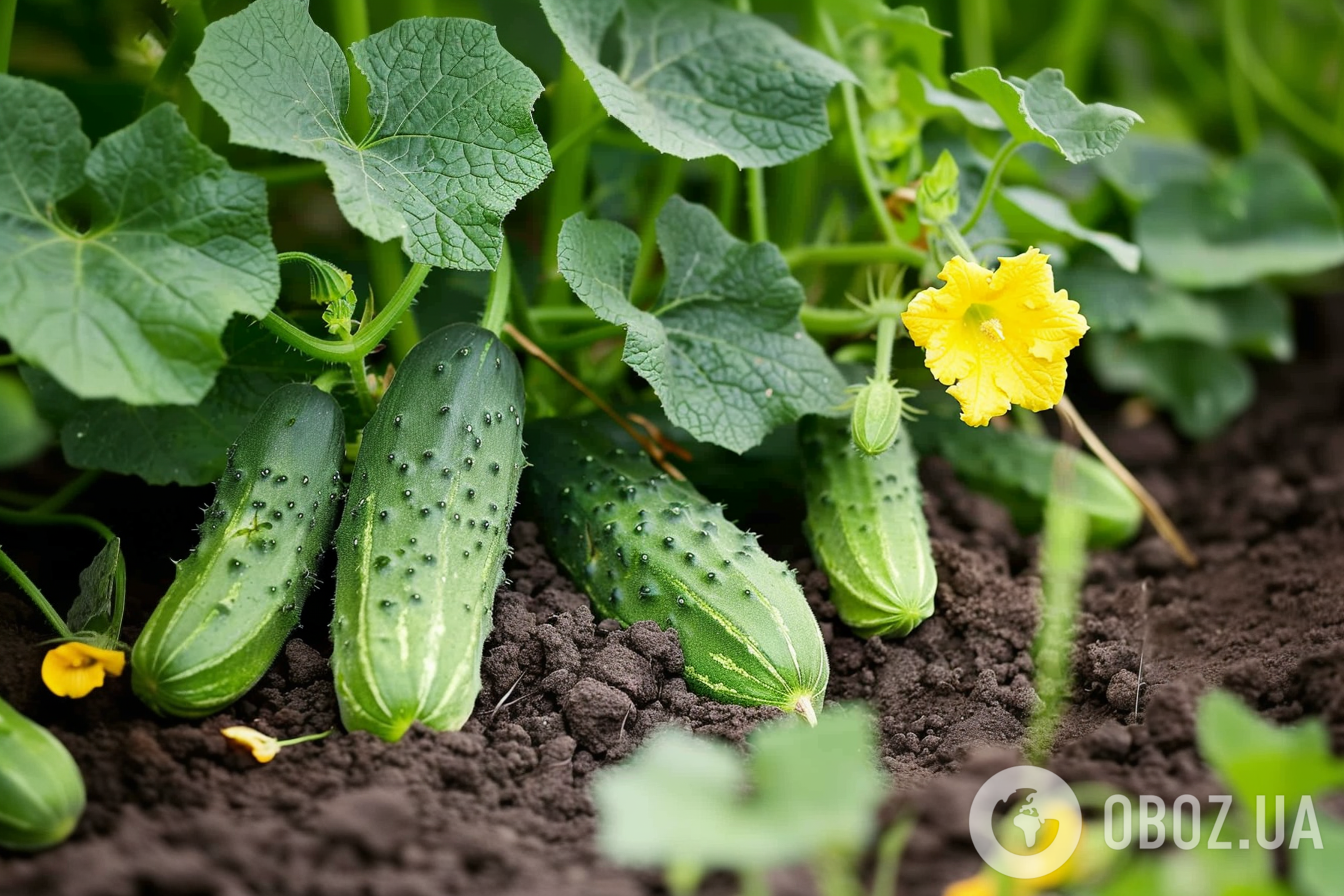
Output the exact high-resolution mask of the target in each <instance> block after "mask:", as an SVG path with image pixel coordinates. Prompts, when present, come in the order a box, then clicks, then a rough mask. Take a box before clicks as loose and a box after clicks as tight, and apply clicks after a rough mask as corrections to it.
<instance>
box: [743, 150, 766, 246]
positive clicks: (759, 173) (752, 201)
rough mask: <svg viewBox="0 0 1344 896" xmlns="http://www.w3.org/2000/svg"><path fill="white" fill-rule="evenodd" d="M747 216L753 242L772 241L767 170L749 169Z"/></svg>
mask: <svg viewBox="0 0 1344 896" xmlns="http://www.w3.org/2000/svg"><path fill="white" fill-rule="evenodd" d="M747 216H748V220H749V221H750V223H751V241H752V242H753V243H768V242H770V218H769V213H768V212H767V210H766V207H765V170H764V169H762V168H748V169H747Z"/></svg>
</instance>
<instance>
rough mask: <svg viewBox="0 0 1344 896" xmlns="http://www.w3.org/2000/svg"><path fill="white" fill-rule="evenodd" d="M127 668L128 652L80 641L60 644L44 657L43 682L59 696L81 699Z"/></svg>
mask: <svg viewBox="0 0 1344 896" xmlns="http://www.w3.org/2000/svg"><path fill="white" fill-rule="evenodd" d="M125 668H126V654H124V653H123V652H121V651H120V650H104V649H102V648H100V647H93V646H91V645H88V644H84V643H83V642H80V641H67V642H65V643H64V644H58V645H56V646H55V647H53V648H52V649H51V650H48V651H47V655H46V656H45V657H43V659H42V682H43V684H45V685H46V686H47V690H49V691H51V692H52V693H53V694H55V695H56V696H58V697H70V698H72V699H78V698H80V697H87V696H88V695H89V693H90V692H91V691H93V690H94V689H95V688H100V687H102V686H103V683H104V682H105V681H106V680H107V676H108V675H112V676H114V677H115V676H118V675H120V674H121V673H122V670H123V669H125Z"/></svg>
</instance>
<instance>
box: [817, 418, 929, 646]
mask: <svg viewBox="0 0 1344 896" xmlns="http://www.w3.org/2000/svg"><path fill="white" fill-rule="evenodd" d="M918 425H920V424H918V423H912V422H906V423H904V424H902V425H901V426H900V428H899V430H898V431H897V433H896V435H895V436H894V439H893V441H892V442H891V446H890V447H889V448H888V449H887V450H886V451H884V452H883V453H881V454H879V455H877V456H875V457H870V456H865V455H863V454H860V453H859V452H858V451H857V450H855V448H854V445H853V442H852V439H851V433H850V427H849V425H848V422H847V421H846V420H844V419H839V420H836V419H833V418H829V417H818V416H809V417H805V418H803V420H802V422H801V423H799V425H798V440H799V445H800V448H801V449H802V456H803V483H804V487H803V492H804V494H805V495H806V497H807V520H806V522H805V523H804V530H805V531H806V533H807V539H808V542H809V543H810V544H811V545H812V553H813V556H814V557H815V558H816V560H817V563H818V564H819V565H820V567H821V568H822V570H823V571H824V572H825V573H826V575H827V577H828V578H829V579H830V581H831V601H832V602H833V603H834V604H835V607H836V609H837V610H838V611H839V612H840V618H841V619H842V620H843V621H844V623H845V624H846V625H848V626H849V627H850V628H852V629H854V631H855V632H856V633H857V634H859V635H861V636H863V637H871V636H873V635H908V634H909V633H910V632H911V630H912V629H914V627H915V626H917V625H919V624H920V623H921V622H923V621H924V620H925V619H927V618H929V616H931V615H933V597H934V592H936V591H937V590H938V574H937V571H936V570H935V569H934V564H933V553H932V550H931V549H930V547H929V526H928V522H927V521H926V520H925V519H924V490H923V487H922V486H921V485H920V483H919V471H918V469H917V464H918V459H917V458H916V456H915V452H914V449H913V448H912V447H911V444H910V430H911V428H912V427H914V426H918Z"/></svg>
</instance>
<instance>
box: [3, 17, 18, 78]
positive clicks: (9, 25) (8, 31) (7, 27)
mask: <svg viewBox="0 0 1344 896" xmlns="http://www.w3.org/2000/svg"><path fill="white" fill-rule="evenodd" d="M18 8H19V0H0V74H4V73H5V72H7V71H9V48H10V46H11V45H12V44H13V43H14V15H15V13H17V12H18Z"/></svg>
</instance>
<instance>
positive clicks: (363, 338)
mask: <svg viewBox="0 0 1344 896" xmlns="http://www.w3.org/2000/svg"><path fill="white" fill-rule="evenodd" d="M430 270H431V268H430V266H429V265H427V264H419V263H417V264H413V265H411V269H410V271H408V272H407V274H406V277H405V279H403V280H402V281H401V285H400V286H398V287H397V291H396V292H395V293H394V294H393V295H392V300H391V301H389V302H388V303H387V304H386V305H384V306H383V309H382V310H381V311H379V312H378V314H376V315H375V316H374V318H373V320H371V321H369V322H368V324H366V325H365V326H363V327H361V328H360V329H359V332H358V333H356V334H355V338H354V339H352V340H351V341H350V342H333V341H331V340H329V339H319V338H318V337H316V336H313V335H311V334H309V333H305V332H304V331H303V330H300V329H299V328H298V327H296V326H294V324H292V323H290V322H289V321H287V320H285V319H284V318H283V317H281V316H280V315H279V314H277V313H275V312H274V311H272V312H270V313H269V314H267V315H266V317H265V318H263V319H262V323H263V324H265V325H266V329H268V330H270V331H271V332H272V333H273V334H275V335H276V336H277V337H279V338H280V339H282V340H284V341H285V342H287V343H289V344H290V345H292V346H294V347H295V348H297V349H298V350H299V351H301V352H303V353H304V354H306V355H311V356H312V357H314V358H317V359H318V360H319V361H327V362H328V363H331V364H350V363H352V362H354V361H360V362H362V361H363V359H364V357H365V356H366V355H368V354H369V352H371V351H373V350H374V349H375V348H377V347H378V343H380V342H382V340H383V337H384V336H386V335H387V334H388V333H389V332H390V331H391V330H392V327H393V326H395V325H396V323H397V321H399V320H400V319H401V317H402V315H403V314H404V313H405V312H406V310H407V309H408V308H410V307H411V303H412V302H414V301H415V294H416V293H417V292H419V291H420V287H422V286H424V284H425V278H426V277H427V276H429V272H430Z"/></svg>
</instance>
